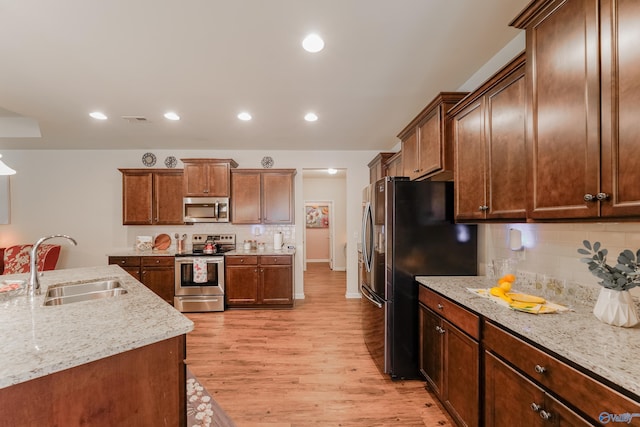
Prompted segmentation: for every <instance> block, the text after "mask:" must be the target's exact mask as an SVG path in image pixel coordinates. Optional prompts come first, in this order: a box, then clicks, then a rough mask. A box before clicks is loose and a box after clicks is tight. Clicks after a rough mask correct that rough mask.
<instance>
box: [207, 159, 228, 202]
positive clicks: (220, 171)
mask: <svg viewBox="0 0 640 427" xmlns="http://www.w3.org/2000/svg"><path fill="white" fill-rule="evenodd" d="M208 166H209V170H208V175H209V183H208V188H209V195H210V196H211V197H229V165H228V164H227V163H211V164H210V165H208Z"/></svg>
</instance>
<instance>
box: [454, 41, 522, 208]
mask: <svg viewBox="0 0 640 427" xmlns="http://www.w3.org/2000/svg"><path fill="white" fill-rule="evenodd" d="M449 115H450V116H451V117H452V122H453V141H454V149H455V174H454V181H455V182H456V186H455V194H456V203H455V215H456V220H484V219H505V220H506V219H511V220H522V219H525V217H526V207H527V198H526V184H527V181H526V167H525V165H526V151H525V127H526V120H525V117H526V104H525V55H524V53H523V54H521V55H519V56H518V57H516V58H515V59H514V60H513V61H512V62H511V63H509V64H507V65H506V66H505V67H504V68H503V69H501V70H500V71H498V72H497V73H496V74H495V75H494V76H493V77H491V78H490V79H489V80H487V81H486V82H485V83H484V84H483V85H482V86H480V87H479V88H478V89H477V90H476V91H474V92H473V93H471V94H470V95H469V96H467V97H466V98H465V99H464V100H463V101H461V102H460V103H459V104H457V105H456V106H455V107H454V108H453V109H451V110H450V111H449Z"/></svg>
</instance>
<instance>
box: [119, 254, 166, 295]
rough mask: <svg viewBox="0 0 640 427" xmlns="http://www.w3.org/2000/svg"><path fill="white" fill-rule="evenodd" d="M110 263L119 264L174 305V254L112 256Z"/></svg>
mask: <svg viewBox="0 0 640 427" xmlns="http://www.w3.org/2000/svg"><path fill="white" fill-rule="evenodd" d="M109 264H117V265H119V266H120V267H122V268H123V269H124V270H125V271H126V272H127V273H129V274H131V275H132V276H133V277H135V278H136V280H138V281H140V282H142V284H143V285H145V286H146V287H147V288H149V289H151V290H152V291H153V292H155V293H156V294H157V295H158V296H159V297H160V298H162V299H163V300H165V301H166V302H167V303H169V304H171V305H173V297H174V295H175V285H174V284H175V262H174V257H172V256H122V257H119V256H110V257H109Z"/></svg>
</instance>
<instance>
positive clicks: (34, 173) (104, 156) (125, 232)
mask: <svg viewBox="0 0 640 427" xmlns="http://www.w3.org/2000/svg"><path fill="white" fill-rule="evenodd" d="M178 145H179V143H178V142H177V143H176V146H178ZM230 145H232V144H230ZM146 151H151V152H153V153H154V154H155V155H156V157H157V159H158V163H157V164H156V166H158V167H163V166H164V159H165V158H166V157H167V156H175V157H177V158H178V159H180V158H187V157H202V158H232V159H234V160H236V161H237V162H238V163H239V165H240V167H241V168H261V165H260V160H261V159H262V157H264V156H266V155H269V156H271V157H273V159H274V161H275V165H274V168H295V169H297V170H298V173H297V175H296V178H295V206H296V225H295V227H294V232H291V233H290V235H291V236H295V237H293V238H294V239H295V244H296V246H297V247H301V245H302V241H301V239H302V236H303V231H304V230H303V227H304V221H303V218H302V217H301V216H300V215H301V214H302V210H301V208H302V207H303V206H304V200H303V197H302V188H303V186H302V168H308V169H319V168H326V167H328V166H330V167H334V168H339V169H346V170H347V178H346V200H347V202H346V212H347V218H346V233H347V236H349V238H348V242H349V249H348V253H347V259H346V267H347V294H348V295H350V296H358V285H357V277H358V267H357V252H356V243H357V239H358V232H359V228H360V204H361V197H362V188H363V187H364V186H365V185H367V184H368V181H369V169H368V167H367V163H368V162H369V161H370V160H371V159H372V158H373V157H374V156H375V155H376V154H377V152H373V151H354V152H352V151H340V152H329V151H269V152H266V151H232V150H230V151H221V150H216V151H187V150H178V149H176V150H173V151H167V150H164V151H163V150H153V149H150V150H3V151H2V154H3V159H4V160H6V162H7V164H10V165H11V167H12V168H13V169H15V170H16V171H17V174H16V175H13V176H12V177H11V198H12V203H11V224H7V225H0V247H4V246H8V245H12V244H16V243H24V242H29V243H33V242H35V241H36V240H37V239H38V238H39V237H42V236H45V235H50V234H68V235H71V236H73V237H74V238H76V240H77V241H78V246H76V247H72V246H68V245H67V244H66V243H65V242H64V241H61V242H60V243H61V244H62V245H63V250H62V251H61V254H60V260H59V263H58V267H59V268H70V267H82V266H92V265H104V264H106V263H107V254H108V253H110V252H113V251H116V250H119V249H123V248H130V247H132V246H133V243H134V240H135V236H136V235H139V234H149V235H157V234H159V233H168V234H169V235H170V236H173V234H174V233H175V232H178V233H194V232H197V233H202V232H208V231H210V230H211V229H215V227H216V226H215V225H211V224H206V225H205V224H199V225H194V226H175V227H174V226H123V225H122V180H121V174H120V172H119V171H118V168H143V167H144V166H143V165H142V162H141V158H142V155H143V154H144V153H145V152H146ZM178 167H182V163H181V162H178ZM241 230H244V229H241ZM246 232H247V231H242V233H244V234H246ZM238 238H240V237H238ZM52 243H53V242H52ZM296 297H297V298H303V297H304V288H303V273H302V257H301V256H296Z"/></svg>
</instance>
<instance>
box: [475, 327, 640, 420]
mask: <svg viewBox="0 0 640 427" xmlns="http://www.w3.org/2000/svg"><path fill="white" fill-rule="evenodd" d="M482 342H483V345H484V348H485V351H486V354H485V417H486V423H485V425H487V426H505V425H542V424H537V420H539V419H540V418H541V417H543V418H549V420H550V421H551V422H552V425H556V426H558V425H563V426H564V425H578V426H582V425H595V424H596V422H597V421H598V419H599V416H600V414H601V413H602V412H608V413H610V414H624V413H640V402H638V401H634V400H633V399H630V398H628V397H626V396H624V395H622V394H620V393H619V392H617V391H615V390H613V389H612V388H610V387H608V386H607V385H605V384H603V383H601V382H600V381H598V380H596V379H595V378H593V377H592V376H591V375H589V374H588V373H585V372H583V371H580V370H578V369H576V368H574V367H573V366H570V365H569V364H567V363H565V362H563V361H562V360H559V359H558V358H556V357H555V356H553V355H552V354H550V353H549V352H547V351H545V350H544V349H541V348H538V347H535V346H533V345H531V344H529V343H527V342H525V341H524V340H522V339H520V338H519V337H517V336H515V334H513V333H511V332H510V331H508V330H506V329H504V328H502V327H499V326H497V325H494V324H493V323H491V322H490V321H487V320H486V319H485V320H484V325H483V341H482ZM560 401H563V402H568V403H570V406H569V405H567V406H565V405H562V404H560ZM534 405H535V406H534ZM507 409H510V410H511V411H512V412H513V413H511V414H510V413H505V412H509V411H507ZM576 414H580V415H579V416H578V415H576ZM518 415H519V416H520V417H524V416H525V415H531V417H530V418H518V419H520V420H527V421H520V422H519V423H518V422H516V424H510V423H509V421H511V420H515V419H516V418H514V417H516V416H518ZM529 420H530V421H531V424H530V423H529ZM586 420H588V421H589V422H588V421H586ZM534 421H535V422H536V423H534ZM545 425H546V424H545Z"/></svg>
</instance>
